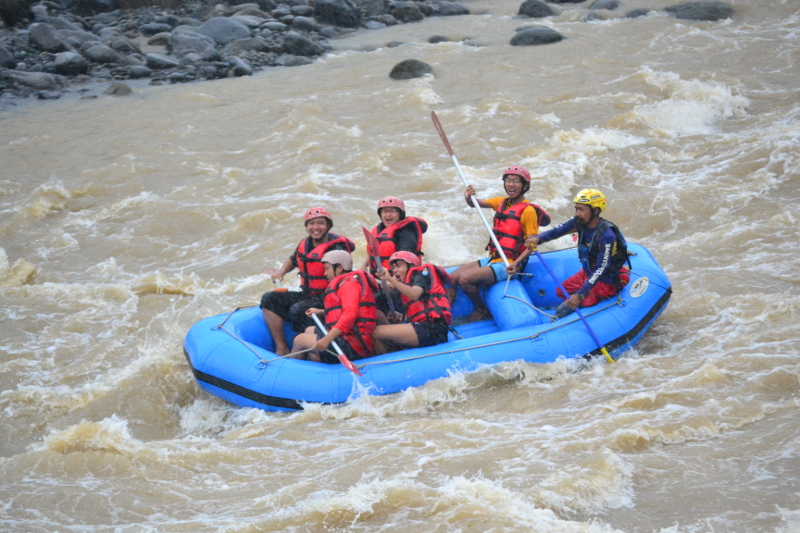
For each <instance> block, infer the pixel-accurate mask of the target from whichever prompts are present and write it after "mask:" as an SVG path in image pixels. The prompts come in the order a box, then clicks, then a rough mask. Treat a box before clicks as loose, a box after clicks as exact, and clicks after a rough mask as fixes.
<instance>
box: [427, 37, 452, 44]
mask: <svg viewBox="0 0 800 533" xmlns="http://www.w3.org/2000/svg"><path fill="white" fill-rule="evenodd" d="M428 42H429V43H431V44H438V43H448V42H450V39H449V38H448V37H445V36H444V35H431V36H430V37H428Z"/></svg>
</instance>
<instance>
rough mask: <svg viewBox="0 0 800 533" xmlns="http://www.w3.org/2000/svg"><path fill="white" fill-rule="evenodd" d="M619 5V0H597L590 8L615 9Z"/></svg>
mask: <svg viewBox="0 0 800 533" xmlns="http://www.w3.org/2000/svg"><path fill="white" fill-rule="evenodd" d="M618 7H619V0H595V2H593V3H592V5H590V6H589V9H607V10H609V11H614V10H615V9H617V8H618Z"/></svg>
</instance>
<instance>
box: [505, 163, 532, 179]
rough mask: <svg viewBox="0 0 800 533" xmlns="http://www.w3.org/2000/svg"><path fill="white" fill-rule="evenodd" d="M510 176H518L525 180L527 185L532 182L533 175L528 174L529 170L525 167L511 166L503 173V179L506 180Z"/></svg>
mask: <svg viewBox="0 0 800 533" xmlns="http://www.w3.org/2000/svg"><path fill="white" fill-rule="evenodd" d="M508 174H516V175H517V176H519V177H521V178H522V179H524V180H525V181H526V182H527V183H530V182H531V173H530V172H528V169H527V168H525V167H523V166H520V165H511V166H510V167H508V168H507V169H506V170H505V172H503V179H505V177H506V176H507V175H508Z"/></svg>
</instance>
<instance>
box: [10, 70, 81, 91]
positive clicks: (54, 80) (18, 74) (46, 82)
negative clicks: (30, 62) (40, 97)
mask: <svg viewBox="0 0 800 533" xmlns="http://www.w3.org/2000/svg"><path fill="white" fill-rule="evenodd" d="M0 77H1V78H4V79H7V80H10V81H13V82H15V83H18V84H20V85H24V86H26V87H31V88H33V89H38V90H40V91H55V90H58V89H63V88H64V87H66V86H67V80H66V78H64V77H63V76H59V75H57V74H48V73H46V72H24V71H19V70H3V71H0Z"/></svg>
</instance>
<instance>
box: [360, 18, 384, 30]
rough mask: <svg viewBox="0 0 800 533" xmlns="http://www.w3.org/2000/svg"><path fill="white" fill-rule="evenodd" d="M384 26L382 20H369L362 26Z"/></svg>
mask: <svg viewBox="0 0 800 533" xmlns="http://www.w3.org/2000/svg"><path fill="white" fill-rule="evenodd" d="M385 27H386V24H384V23H383V22H378V21H377V20H369V21H367V22H366V23H365V24H364V28H366V29H368V30H380V29H383V28H385Z"/></svg>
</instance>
